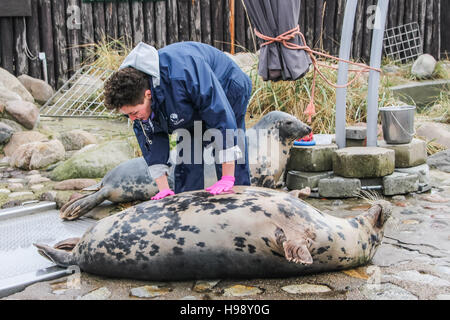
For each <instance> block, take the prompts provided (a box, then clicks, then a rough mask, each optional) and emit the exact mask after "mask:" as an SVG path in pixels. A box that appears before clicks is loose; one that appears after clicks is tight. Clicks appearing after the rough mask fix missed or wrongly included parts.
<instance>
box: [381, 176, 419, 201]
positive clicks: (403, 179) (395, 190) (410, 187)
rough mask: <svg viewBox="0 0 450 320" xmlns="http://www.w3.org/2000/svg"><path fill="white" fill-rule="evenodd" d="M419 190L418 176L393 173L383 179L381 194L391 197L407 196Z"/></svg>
mask: <svg viewBox="0 0 450 320" xmlns="http://www.w3.org/2000/svg"><path fill="white" fill-rule="evenodd" d="M417 190H419V176H418V175H417V174H409V173H402V172H394V173H393V174H391V175H388V176H385V177H384V178H383V194H384V195H385V196H393V195H397V194H407V193H411V192H416V191H417Z"/></svg>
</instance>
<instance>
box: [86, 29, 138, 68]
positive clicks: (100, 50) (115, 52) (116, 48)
mask: <svg viewBox="0 0 450 320" xmlns="http://www.w3.org/2000/svg"><path fill="white" fill-rule="evenodd" d="M128 43H129V41H124V38H123V37H122V38H119V39H112V38H110V37H107V36H103V37H102V40H101V41H100V42H99V43H89V44H85V45H82V46H80V47H82V48H84V49H85V54H86V56H85V58H84V59H83V65H90V66H95V67H99V68H105V69H111V70H117V69H119V67H120V65H121V64H122V61H123V60H124V59H125V57H126V56H127V55H128V53H130V51H131V50H132V49H133V47H132V46H130V45H129V44H128Z"/></svg>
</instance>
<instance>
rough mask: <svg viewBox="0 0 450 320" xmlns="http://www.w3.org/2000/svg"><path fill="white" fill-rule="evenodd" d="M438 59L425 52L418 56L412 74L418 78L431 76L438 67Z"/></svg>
mask: <svg viewBox="0 0 450 320" xmlns="http://www.w3.org/2000/svg"><path fill="white" fill-rule="evenodd" d="M436 64H437V62H436V59H434V57H433V56H432V55H429V54H423V55H421V56H420V57H418V58H417V60H416V61H415V62H414V64H413V66H412V68H411V74H412V75H413V76H416V77H417V78H421V79H423V78H429V77H431V76H432V75H433V72H434V69H435V68H436Z"/></svg>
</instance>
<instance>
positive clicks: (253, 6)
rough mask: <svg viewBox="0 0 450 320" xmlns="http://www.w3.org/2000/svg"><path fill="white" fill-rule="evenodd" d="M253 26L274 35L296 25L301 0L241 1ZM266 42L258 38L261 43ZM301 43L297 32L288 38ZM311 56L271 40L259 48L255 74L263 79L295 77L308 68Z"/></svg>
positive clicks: (304, 72) (301, 75)
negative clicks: (256, 72)
mask: <svg viewBox="0 0 450 320" xmlns="http://www.w3.org/2000/svg"><path fill="white" fill-rule="evenodd" d="M244 3H245V6H246V8H247V13H248V15H249V17H250V21H251V23H252V26H253V28H255V29H256V30H257V31H258V32H260V33H262V34H263V35H265V36H269V37H272V38H275V37H277V36H279V35H281V34H283V33H285V32H287V31H289V30H291V29H293V28H295V27H296V26H297V25H298V19H299V15H300V3H301V0H244ZM264 42H266V41H265V40H260V44H261V43H264ZM289 42H290V43H294V44H297V45H300V46H303V45H304V43H303V41H302V40H301V39H300V36H299V35H296V36H295V38H294V39H292V40H290V41H289ZM310 65H311V59H310V57H309V55H308V53H307V52H305V51H304V50H297V49H288V48H286V47H285V46H284V45H283V44H282V43H279V42H274V43H272V44H269V45H265V46H262V47H261V51H260V55H259V66H258V73H259V75H260V76H261V77H262V78H263V79H264V80H265V81H267V80H272V81H278V80H297V79H299V78H302V77H303V76H304V75H305V74H306V73H307V72H308V70H309V66H310Z"/></svg>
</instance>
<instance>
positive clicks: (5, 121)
mask: <svg viewBox="0 0 450 320" xmlns="http://www.w3.org/2000/svg"><path fill="white" fill-rule="evenodd" d="M0 123H2V124H5V125H7V126H8V127H11V129H13V131H14V133H15V132H19V131H25V130H26V128H25V127H24V126H22V125H21V124H20V123H17V122H15V121H13V120H10V119H5V118H0Z"/></svg>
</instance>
